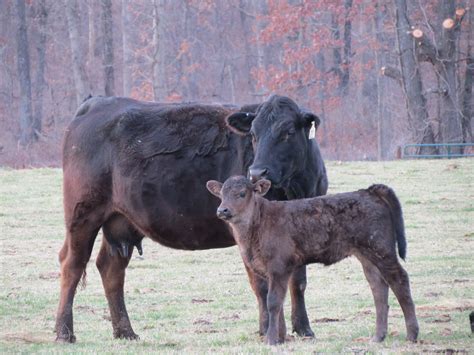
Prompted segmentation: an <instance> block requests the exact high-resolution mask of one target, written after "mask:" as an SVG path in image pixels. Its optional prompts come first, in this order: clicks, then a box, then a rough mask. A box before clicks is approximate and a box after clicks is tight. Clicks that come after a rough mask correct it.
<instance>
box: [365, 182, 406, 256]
mask: <svg viewBox="0 0 474 355" xmlns="http://www.w3.org/2000/svg"><path fill="white" fill-rule="evenodd" d="M369 191H370V192H371V193H373V194H375V195H377V196H378V197H379V198H380V199H381V200H382V201H384V203H385V204H386V205H387V206H388V207H389V210H390V215H391V218H392V223H393V225H394V227H395V235H396V237H397V245H398V255H400V257H401V258H402V259H403V260H405V257H406V253H407V241H406V238H405V227H404V223H403V214H402V206H401V205H400V201H399V200H398V198H397V196H396V195H395V192H394V191H393V190H392V189H391V188H390V187H388V186H386V185H382V184H378V185H372V186H370V187H369Z"/></svg>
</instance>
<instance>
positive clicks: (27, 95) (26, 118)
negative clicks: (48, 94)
mask: <svg viewBox="0 0 474 355" xmlns="http://www.w3.org/2000/svg"><path fill="white" fill-rule="evenodd" d="M15 9H16V15H17V19H18V27H17V33H16V42H17V64H18V77H19V79H20V80H19V82H20V144H21V145H22V146H26V145H28V144H29V143H31V142H32V141H33V140H34V139H35V134H34V131H33V111H32V107H31V77H30V52H29V48H28V33H27V25H26V15H25V0H16V2H15Z"/></svg>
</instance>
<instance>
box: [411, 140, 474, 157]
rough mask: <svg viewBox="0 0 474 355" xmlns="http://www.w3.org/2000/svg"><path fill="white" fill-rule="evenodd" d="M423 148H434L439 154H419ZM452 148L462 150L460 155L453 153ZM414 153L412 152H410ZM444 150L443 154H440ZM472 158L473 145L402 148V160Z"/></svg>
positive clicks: (458, 144)
mask: <svg viewBox="0 0 474 355" xmlns="http://www.w3.org/2000/svg"><path fill="white" fill-rule="evenodd" d="M424 147H436V148H438V149H439V151H440V153H439V154H420V153H418V151H419V150H420V149H421V148H424ZM453 148H464V149H463V152H462V153H458V152H456V151H457V150H458V149H456V151H455V152H453V151H452V150H453ZM466 148H468V149H466ZM413 150H414V151H415V152H412V151H413ZM442 150H444V151H445V152H441V151H442ZM465 157H474V143H430V144H405V145H404V146H403V147H402V159H405V158H427V159H429V158H465Z"/></svg>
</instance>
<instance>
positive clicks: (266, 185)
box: [253, 179, 272, 196]
mask: <svg viewBox="0 0 474 355" xmlns="http://www.w3.org/2000/svg"><path fill="white" fill-rule="evenodd" d="M271 186H272V183H271V182H270V180H266V179H262V180H258V181H257V182H256V183H255V184H253V190H254V191H255V192H256V193H257V194H259V195H260V196H264V195H265V194H266V193H267V192H268V190H270V187H271Z"/></svg>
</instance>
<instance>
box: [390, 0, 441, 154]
mask: <svg viewBox="0 0 474 355" xmlns="http://www.w3.org/2000/svg"><path fill="white" fill-rule="evenodd" d="M395 9H396V20H395V27H396V34H397V42H398V51H399V53H400V58H399V60H400V69H401V70H398V69H396V68H391V67H388V68H382V71H381V72H382V74H383V75H386V76H388V77H391V78H393V79H396V80H399V81H400V83H401V84H402V88H403V91H404V94H405V100H406V105H407V111H408V121H409V124H410V126H411V133H412V139H413V141H414V142H417V143H434V142H435V139H434V133H433V128H432V126H431V124H430V122H429V116H428V109H427V106H426V97H425V95H424V92H423V83H422V80H421V73H420V67H419V65H418V61H417V57H416V53H415V46H414V41H413V37H412V36H411V31H412V29H411V25H410V22H409V20H408V10H407V2H406V0H396V1H395ZM421 151H422V152H423V153H434V152H436V150H435V149H434V148H432V147H427V148H423V149H422V150H421Z"/></svg>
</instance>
